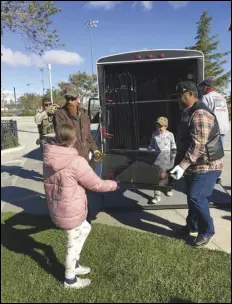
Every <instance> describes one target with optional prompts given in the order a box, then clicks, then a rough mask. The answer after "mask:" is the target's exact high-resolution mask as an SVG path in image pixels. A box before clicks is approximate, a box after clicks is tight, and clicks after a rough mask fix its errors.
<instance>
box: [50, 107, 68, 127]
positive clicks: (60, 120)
mask: <svg viewBox="0 0 232 304" xmlns="http://www.w3.org/2000/svg"><path fill="white" fill-rule="evenodd" d="M52 122H53V127H54V131H55V132H56V129H57V128H58V127H59V126H60V125H61V124H63V123H65V122H66V121H64V119H63V116H62V115H61V113H59V110H58V111H57V112H56V113H55V115H53V121H52Z"/></svg>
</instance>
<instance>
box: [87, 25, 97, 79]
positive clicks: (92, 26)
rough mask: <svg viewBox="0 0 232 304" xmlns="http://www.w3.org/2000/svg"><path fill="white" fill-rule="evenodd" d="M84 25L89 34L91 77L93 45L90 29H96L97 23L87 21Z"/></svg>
mask: <svg viewBox="0 0 232 304" xmlns="http://www.w3.org/2000/svg"><path fill="white" fill-rule="evenodd" d="M86 25H87V27H88V29H89V33H90V47H91V65H92V75H93V43H92V29H93V28H95V27H97V25H98V21H97V20H89V21H87V22H86Z"/></svg>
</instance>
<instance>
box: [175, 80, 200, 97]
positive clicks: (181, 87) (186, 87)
mask: <svg viewBox="0 0 232 304" xmlns="http://www.w3.org/2000/svg"><path fill="white" fill-rule="evenodd" d="M197 91H198V90H197V86H196V84H195V83H194V82H193V81H181V82H179V83H178V84H177V86H176V92H175V93H174V94H172V96H174V95H175V96H177V95H180V94H183V93H186V92H197Z"/></svg>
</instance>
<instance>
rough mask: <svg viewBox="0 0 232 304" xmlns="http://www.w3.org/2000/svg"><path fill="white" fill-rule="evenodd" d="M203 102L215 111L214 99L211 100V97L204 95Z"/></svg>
mask: <svg viewBox="0 0 232 304" xmlns="http://www.w3.org/2000/svg"><path fill="white" fill-rule="evenodd" d="M201 101H202V102H203V103H204V104H205V105H206V106H207V107H208V108H209V109H210V110H211V111H214V108H215V106H214V101H213V98H210V96H207V95H203V96H202V99H201Z"/></svg>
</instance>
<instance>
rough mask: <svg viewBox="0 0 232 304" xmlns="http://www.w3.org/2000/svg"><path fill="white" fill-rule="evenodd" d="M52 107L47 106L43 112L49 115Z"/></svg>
mask: <svg viewBox="0 0 232 304" xmlns="http://www.w3.org/2000/svg"><path fill="white" fill-rule="evenodd" d="M52 109H53V108H52V105H50V106H48V107H47V108H46V109H45V112H46V113H48V114H50V113H51V112H52Z"/></svg>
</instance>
